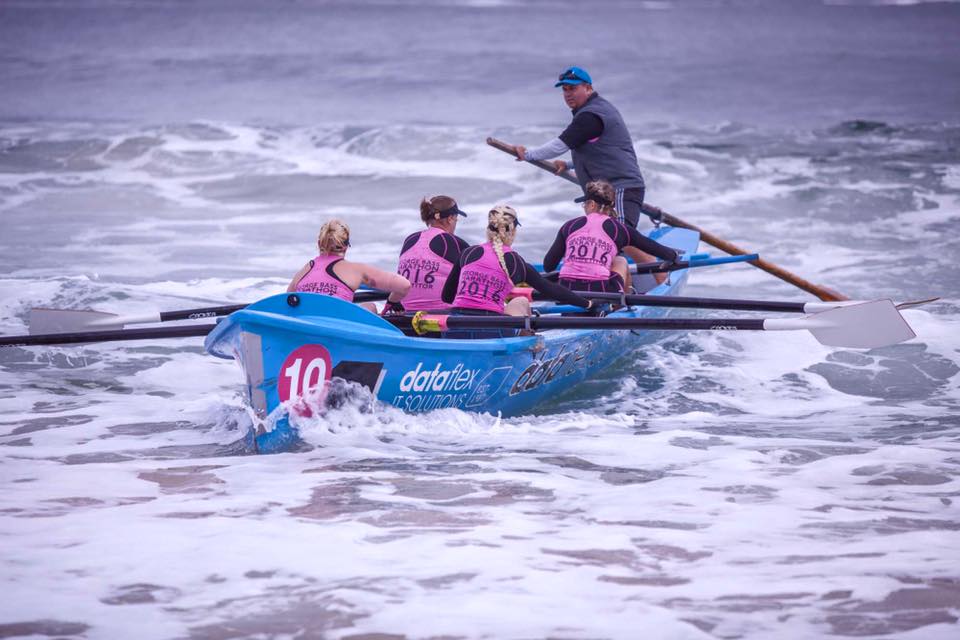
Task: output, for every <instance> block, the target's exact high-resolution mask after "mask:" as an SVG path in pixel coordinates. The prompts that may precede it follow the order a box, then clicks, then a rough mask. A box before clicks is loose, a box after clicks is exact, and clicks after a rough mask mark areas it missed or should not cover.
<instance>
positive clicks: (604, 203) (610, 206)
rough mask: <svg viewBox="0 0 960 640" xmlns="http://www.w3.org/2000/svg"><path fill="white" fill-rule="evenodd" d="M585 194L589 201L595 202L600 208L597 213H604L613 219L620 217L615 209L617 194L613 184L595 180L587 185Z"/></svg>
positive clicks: (584, 190)
mask: <svg viewBox="0 0 960 640" xmlns="http://www.w3.org/2000/svg"><path fill="white" fill-rule="evenodd" d="M583 192H584V194H585V196H586V198H587V200H588V201H590V202H593V203H594V204H595V205H596V206H597V207H598V209H597V211H596V213H602V214H604V215H607V216H610V217H611V218H616V217H618V216H619V214H618V213H617V211H616V209H614V202H615V201H616V198H617V193H616V190H615V189H614V188H613V185H612V184H610V183H609V182H607V181H606V180H594V181H592V182H588V183H587V185H586V187H584V189H583Z"/></svg>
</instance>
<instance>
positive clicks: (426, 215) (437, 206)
mask: <svg viewBox="0 0 960 640" xmlns="http://www.w3.org/2000/svg"><path fill="white" fill-rule="evenodd" d="M456 204H457V201H456V200H454V199H453V198H451V197H450V196H433V197H432V198H430V199H429V200H427V199H426V198H424V199H423V200H421V201H420V219H421V220H423V221H424V222H425V223H427V224H428V225H429V224H431V223H432V222H433V221H434V220H436V219H437V218H436V215H437V214H438V213H440V212H441V211H446V210H447V209H449V208H450V207H453V206H456Z"/></svg>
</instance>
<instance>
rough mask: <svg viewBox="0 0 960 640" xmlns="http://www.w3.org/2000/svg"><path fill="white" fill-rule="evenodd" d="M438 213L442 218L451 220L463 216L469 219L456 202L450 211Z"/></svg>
mask: <svg viewBox="0 0 960 640" xmlns="http://www.w3.org/2000/svg"><path fill="white" fill-rule="evenodd" d="M437 213H438V214H439V215H440V217H441V218H449V217H450V216H463V217H464V218H466V217H467V214H465V213H464V212H463V211H461V210H460V207H458V206H457V203H456V202H454V203H453V206H452V207H450V208H449V209H444V210H443V211H438V212H437Z"/></svg>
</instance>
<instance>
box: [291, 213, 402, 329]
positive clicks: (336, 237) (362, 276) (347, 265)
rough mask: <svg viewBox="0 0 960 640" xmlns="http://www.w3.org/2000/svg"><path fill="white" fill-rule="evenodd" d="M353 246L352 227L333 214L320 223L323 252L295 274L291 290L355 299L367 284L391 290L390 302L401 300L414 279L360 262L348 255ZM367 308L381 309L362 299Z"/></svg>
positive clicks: (371, 309) (318, 239)
mask: <svg viewBox="0 0 960 640" xmlns="http://www.w3.org/2000/svg"><path fill="white" fill-rule="evenodd" d="M349 246H350V228H349V227H347V225H346V224H344V223H343V222H341V221H340V220H337V219H336V218H333V219H332V220H329V221H327V222H326V223H325V224H324V225H323V226H322V227H320V235H319V236H318V237H317V248H318V249H319V250H320V255H318V256H317V257H316V258H314V259H313V260H311V261H310V262H308V263H307V264H305V265H303V268H302V269H300V271H298V272H297V275H295V276H293V280H291V281H290V286H288V287H287V291H290V292H294V291H302V292H306V293H321V294H324V295H328V296H334V297H335V298H341V299H343V300H346V301H347V302H353V293H354V291H356V290H357V288H359V287H360V285H361V284H365V285H367V286H369V287H373V288H374V289H382V290H384V291H389V292H390V296H389V297H388V298H387V301H388V303H390V302H400V301H401V300H403V297H404V296H406V295H407V292H408V291H410V283H409V282H408V281H407V279H406V278H404V277H403V276H400V275H397V274H396V273H389V272H387V271H383V270H381V269H377V268H376V267H372V266H370V265H368V264H363V263H360V262H349V261H347V260H345V259H344V255H346V253H347V248H348V247H349ZM359 304H360V306H361V307H363V308H364V309H366V310H367V311H372V312H373V313H376V312H377V307H376V305H374V304H373V303H372V302H362V303H359Z"/></svg>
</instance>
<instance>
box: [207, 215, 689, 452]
mask: <svg viewBox="0 0 960 640" xmlns="http://www.w3.org/2000/svg"><path fill="white" fill-rule="evenodd" d="M655 233H657V232H655ZM657 235H658V236H659V237H658V238H657V239H658V240H659V241H661V242H663V243H664V244H669V245H671V246H673V247H675V248H677V249H680V250H683V251H685V252H687V253H693V252H694V251H695V250H696V246H697V242H698V237H697V234H696V233H694V232H691V231H688V230H685V229H662V230H659V233H657ZM687 276H688V272H687V270H682V271H675V272H672V273H671V275H670V279H669V280H668V282H667V283H665V284H664V285H660V286H658V287H657V288H656V289H655V290H653V291H651V293H658V294H666V295H671V294H673V295H676V294H677V293H679V292H680V291H681V290H682V288H683V287H684V285H685V283H686V280H687ZM666 311H667V310H666V309H664V308H662V307H639V306H636V307H630V308H626V309H622V310H620V311H617V312H616V315H618V316H624V317H631V316H632V317H659V316H662V315H665V314H666ZM658 334H662V332H652V331H619V330H618V331H611V330H604V331H598V330H566V329H565V330H551V331H546V332H544V333H543V334H542V335H536V336H530V337H518V338H497V339H481V340H454V339H437V338H419V337H409V336H405V335H403V333H402V332H400V331H399V330H398V329H397V328H395V327H394V326H392V325H390V324H389V323H387V322H386V321H384V320H383V319H382V318H379V317H378V316H375V315H374V314H371V313H369V312H368V311H365V310H363V309H361V308H360V307H358V306H357V305H353V304H351V303H348V302H344V301H342V300H339V299H336V298H332V297H329V296H321V295H315V294H298V295H296V296H289V295H286V294H282V295H276V296H272V297H270V298H265V299H263V300H261V301H259V302H257V303H255V304H253V305H250V306H249V307H247V308H245V309H243V310H241V311H237V312H236V313H234V314H232V315H231V316H230V317H229V318H227V319H226V320H224V321H223V322H221V323H220V324H219V325H218V326H217V327H216V328H215V329H214V331H212V332H211V333H210V335H209V336H208V337H207V340H206V342H205V348H206V349H207V351H208V352H209V353H211V354H213V355H216V356H220V357H225V358H234V359H236V360H237V361H238V362H240V364H241V366H242V368H243V371H244V375H245V378H246V387H247V396H248V401H249V402H250V404H251V406H252V407H253V409H254V411H255V413H256V414H257V416H258V417H259V418H261V419H262V420H263V425H261V426H260V427H258V430H257V433H255V434H254V435H253V442H254V444H255V446H256V448H257V450H258V451H261V452H274V451H280V450H284V449H286V448H289V447H290V446H291V444H293V443H294V442H295V441H296V439H297V438H296V430H295V429H294V428H293V427H292V426H291V425H290V422H289V420H288V419H287V415H286V414H288V413H289V412H291V411H292V412H293V413H301V414H303V413H309V412H310V411H311V409H310V408H309V407H306V406H305V405H304V403H303V402H302V400H299V401H298V398H302V397H304V396H307V397H308V398H310V399H312V400H317V399H318V398H319V397H320V396H322V395H323V394H324V393H325V392H326V390H327V389H328V388H329V386H330V381H331V380H332V379H334V378H339V379H343V380H348V381H352V382H355V383H358V384H360V385H363V386H365V387H367V388H369V389H370V390H371V391H372V393H373V395H374V396H375V397H376V398H377V399H378V400H379V401H381V402H384V403H386V404H389V405H392V406H394V407H397V408H399V409H401V410H403V411H406V412H411V413H419V412H426V411H432V410H435V409H444V408H456V409H462V410H465V411H477V412H491V413H500V414H501V415H504V416H511V415H518V414H522V413H525V412H528V411H530V410H532V409H534V408H535V407H536V406H537V405H539V404H541V403H543V402H544V401H545V400H547V399H551V400H552V399H554V398H556V397H557V396H558V394H560V393H563V392H565V391H567V390H569V389H571V388H572V387H574V386H576V385H577V383H579V382H581V381H583V380H584V379H586V378H588V377H590V376H591V375H594V374H596V373H597V372H598V371H599V370H601V369H603V368H605V367H606V366H608V365H609V364H610V363H612V362H613V361H615V360H617V359H618V358H620V357H622V356H624V355H625V354H626V353H629V352H631V351H633V350H634V349H635V348H636V347H638V346H640V345H642V344H644V343H646V342H650V341H652V340H655V339H657V338H658V337H659V335H658Z"/></svg>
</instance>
